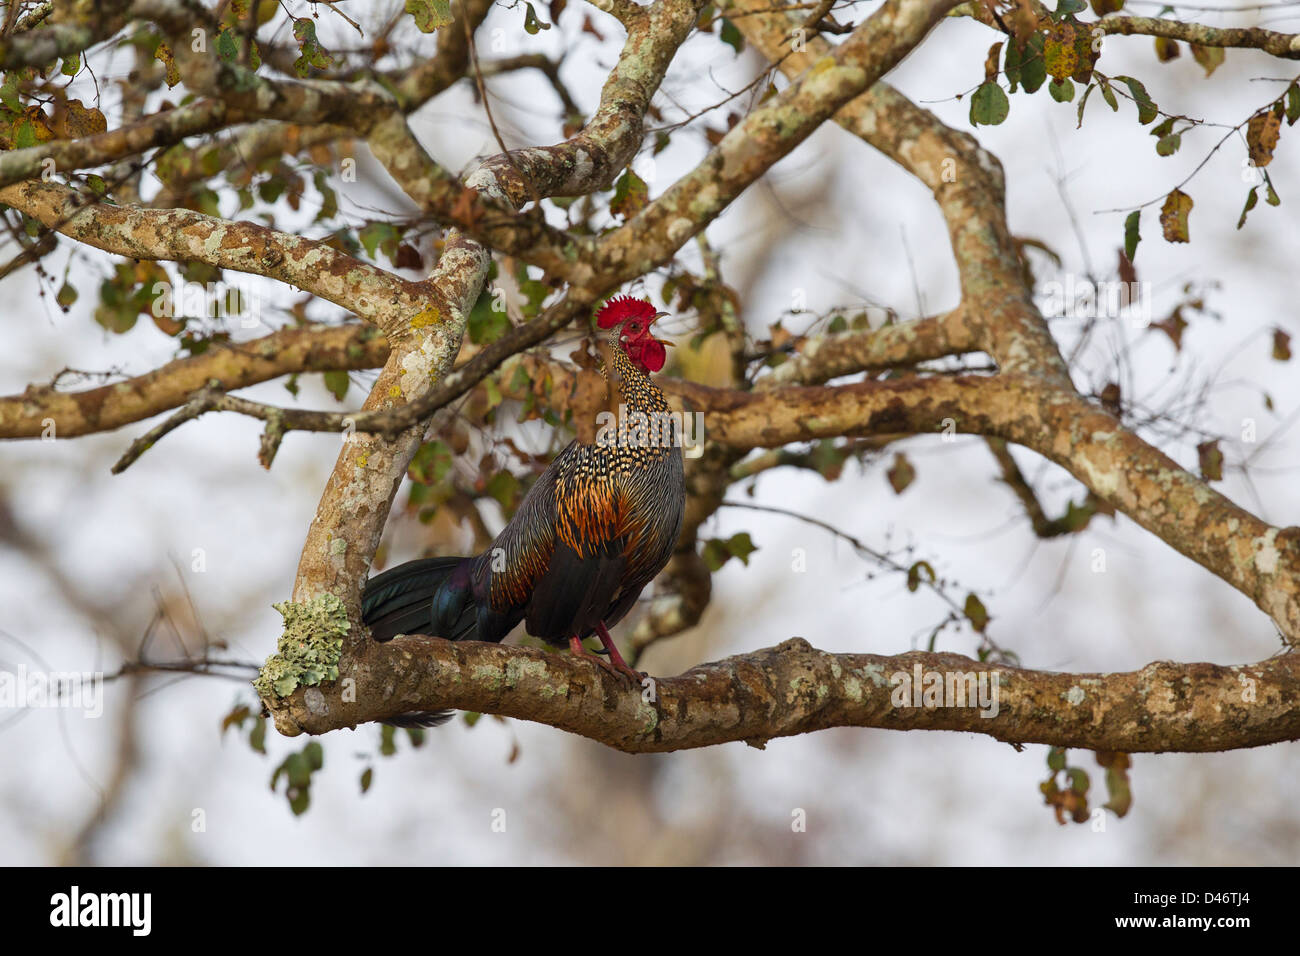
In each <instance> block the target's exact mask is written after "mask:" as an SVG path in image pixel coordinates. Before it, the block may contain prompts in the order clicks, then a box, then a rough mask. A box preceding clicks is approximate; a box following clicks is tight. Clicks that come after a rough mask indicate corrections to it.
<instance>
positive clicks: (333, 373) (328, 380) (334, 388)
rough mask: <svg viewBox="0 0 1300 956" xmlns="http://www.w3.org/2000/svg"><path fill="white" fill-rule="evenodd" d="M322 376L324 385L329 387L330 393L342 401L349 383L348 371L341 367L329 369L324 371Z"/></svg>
mask: <svg viewBox="0 0 1300 956" xmlns="http://www.w3.org/2000/svg"><path fill="white" fill-rule="evenodd" d="M324 378H325V387H326V388H327V389H329V391H330V394H331V395H333V396H334V397H335V398H336V399H338V400H339V401H340V402H341V401H343V396H344V395H346V394H347V393H348V385H349V384H350V383H349V382H348V373H347V372H345V371H343V370H342V369H331V370H330V371H328V372H326V373H325V376H324Z"/></svg>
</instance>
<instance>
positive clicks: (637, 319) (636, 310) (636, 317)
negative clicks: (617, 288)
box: [596, 295, 673, 372]
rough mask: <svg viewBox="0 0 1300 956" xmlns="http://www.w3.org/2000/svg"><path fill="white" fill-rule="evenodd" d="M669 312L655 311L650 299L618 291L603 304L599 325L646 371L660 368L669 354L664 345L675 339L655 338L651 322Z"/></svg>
mask: <svg viewBox="0 0 1300 956" xmlns="http://www.w3.org/2000/svg"><path fill="white" fill-rule="evenodd" d="M667 314H668V313H667V312H656V311H655V307H654V305H652V304H651V303H650V302H649V300H647V299H636V298H633V297H632V296H630V295H616V296H614V298H612V299H610V300H609V301H608V302H606V303H605V304H604V305H602V306H601V307H600V311H598V312H597V313H596V325H597V326H599V327H600V328H601V329H604V330H605V332H606V335H607V339H608V341H609V344H610V345H617V346H619V347H621V348H622V349H623V351H624V352H626V353H627V357H628V358H630V359H631V360H632V361H633V363H635V364H636V365H637V366H638V367H639V368H640V369H641V370H642V371H643V372H657V371H659V370H660V369H661V368H663V367H664V361H665V360H666V359H667V358H668V353H667V351H666V350H665V348H664V347H665V346H668V345H672V344H673V343H671V342H666V341H664V340H663V339H657V338H655V337H654V336H653V335H652V334H651V333H650V326H651V324H652V323H653V322H654V321H655V319H657V318H659V317H660V316H664V315H667Z"/></svg>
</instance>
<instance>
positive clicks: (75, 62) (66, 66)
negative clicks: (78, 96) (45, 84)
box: [59, 53, 81, 76]
mask: <svg viewBox="0 0 1300 956" xmlns="http://www.w3.org/2000/svg"><path fill="white" fill-rule="evenodd" d="M59 72H60V73H62V74H63V75H64V76H76V75H77V74H78V73H80V72H81V54H80V53H73V54H71V55H70V56H65V57H64V58H63V67H62V68H61V69H60V70H59Z"/></svg>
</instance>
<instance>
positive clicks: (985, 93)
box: [970, 80, 1011, 126]
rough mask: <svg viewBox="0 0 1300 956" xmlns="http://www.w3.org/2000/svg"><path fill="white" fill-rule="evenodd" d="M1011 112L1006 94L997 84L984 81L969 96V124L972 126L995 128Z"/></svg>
mask: <svg viewBox="0 0 1300 956" xmlns="http://www.w3.org/2000/svg"><path fill="white" fill-rule="evenodd" d="M1010 112H1011V103H1010V101H1009V100H1008V99H1007V94H1006V93H1005V92H1004V91H1003V89H1002V87H1000V86H999V85H998V84H997V83H995V82H993V81H992V80H985V81H984V82H983V83H981V84H980V85H979V88H978V89H977V90H976V91H975V92H974V93H972V94H971V98H970V122H971V125H972V126H981V125H982V126H997V125H998V124H999V123H1001V122H1002V121H1003V120H1005V119H1006V118H1007V115H1008V114H1009V113H1010Z"/></svg>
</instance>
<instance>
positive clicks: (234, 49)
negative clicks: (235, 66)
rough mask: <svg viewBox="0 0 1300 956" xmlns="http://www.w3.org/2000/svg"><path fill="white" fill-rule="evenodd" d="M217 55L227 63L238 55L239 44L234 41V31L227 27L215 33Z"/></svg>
mask: <svg viewBox="0 0 1300 956" xmlns="http://www.w3.org/2000/svg"><path fill="white" fill-rule="evenodd" d="M217 57H218V58H219V59H222V60H225V61H226V62H227V63H234V62H235V60H236V59H238V57H239V44H238V43H236V42H235V31H234V30H231V29H230V28H229V27H227V28H226V29H224V30H222V31H221V32H220V33H218V34H217Z"/></svg>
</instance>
